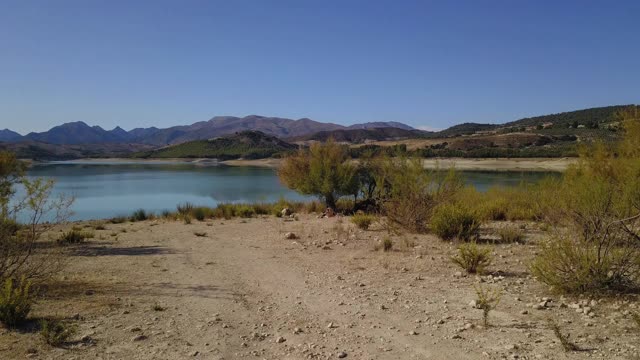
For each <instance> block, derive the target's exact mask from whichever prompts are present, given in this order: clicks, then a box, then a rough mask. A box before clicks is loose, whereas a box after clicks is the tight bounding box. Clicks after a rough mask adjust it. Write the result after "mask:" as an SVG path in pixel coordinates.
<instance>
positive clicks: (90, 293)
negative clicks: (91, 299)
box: [84, 289, 95, 296]
mask: <svg viewBox="0 0 640 360" xmlns="http://www.w3.org/2000/svg"><path fill="white" fill-rule="evenodd" d="M84 294H85V295H87V296H91V295H93V294H95V291H93V290H91V289H88V290H86V291H85V292H84Z"/></svg>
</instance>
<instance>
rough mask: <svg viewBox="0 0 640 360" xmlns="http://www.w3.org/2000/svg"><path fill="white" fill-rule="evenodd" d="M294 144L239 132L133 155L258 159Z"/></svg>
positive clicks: (293, 148)
mask: <svg viewBox="0 0 640 360" xmlns="http://www.w3.org/2000/svg"><path fill="white" fill-rule="evenodd" d="M297 148H298V147H297V146H296V145H293V144H290V143H288V142H285V141H283V140H280V139H279V138H277V137H275V136H271V135H267V134H265V133H263V132H260V131H242V132H238V133H235V134H233V135H227V136H225V137H220V138H216V139H211V140H195V141H189V142H185V143H181V144H177V145H171V146H166V147H163V148H160V149H156V150H152V151H145V152H141V153H136V154H134V155H133V157H137V158H216V159H220V160H228V159H238V158H245V159H261V158H268V157H272V156H276V155H278V154H282V153H286V152H290V151H293V150H296V149H297Z"/></svg>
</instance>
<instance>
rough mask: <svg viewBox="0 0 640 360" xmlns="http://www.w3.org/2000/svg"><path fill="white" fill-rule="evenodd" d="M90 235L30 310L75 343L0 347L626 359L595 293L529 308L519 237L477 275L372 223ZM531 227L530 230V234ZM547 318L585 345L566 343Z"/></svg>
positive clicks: (272, 223) (105, 355)
mask: <svg viewBox="0 0 640 360" xmlns="http://www.w3.org/2000/svg"><path fill="white" fill-rule="evenodd" d="M287 232H293V233H294V234H296V236H298V239H290V240H286V239H285V233H287ZM97 233H98V236H97V237H98V239H96V240H94V241H92V242H90V243H88V244H84V245H81V246H78V247H76V248H73V256H72V261H71V264H70V267H69V269H68V270H67V271H66V275H65V278H64V281H63V282H62V284H66V285H61V288H60V289H59V290H58V291H52V292H50V295H48V297H47V298H46V299H43V300H42V301H41V302H39V304H38V306H37V307H36V309H35V312H34V315H35V316H51V314H56V315H57V316H58V317H61V318H66V319H75V320H74V321H75V322H76V323H77V324H78V326H79V332H78V335H77V336H76V338H77V341H76V342H75V343H72V344H70V345H69V346H68V348H67V349H54V348H51V347H48V346H46V345H43V344H42V343H41V341H39V339H38V337H37V334H28V333H27V334H21V333H15V332H4V333H0V358H24V356H25V354H26V353H28V352H29V348H33V350H31V352H35V354H33V355H29V356H30V357H35V358H54V359H58V358H59V359H73V358H75V359H84V358H101V359H183V358H189V357H195V358H203V359H234V358H243V357H246V358H259V359H305V358H308V359H333V358H339V356H346V358H347V359H487V358H490V359H500V358H520V359H537V358H542V359H564V358H569V359H574V358H575V359H578V358H585V357H595V358H607V359H632V358H634V357H632V356H637V355H638V348H637V344H638V343H637V342H636V341H635V340H637V339H638V338H637V335H636V334H635V333H633V332H632V331H630V330H629V329H630V327H631V323H630V320H627V319H625V318H624V317H622V318H620V317H619V316H618V315H614V314H615V312H614V311H613V310H611V309H610V307H613V306H619V304H618V303H615V302H613V303H611V304H607V303H602V304H601V303H597V304H594V305H593V308H594V309H595V314H596V315H595V316H594V317H589V316H586V315H584V314H578V313H577V312H576V310H575V309H572V308H567V307H563V306H561V304H565V303H566V304H572V303H573V302H575V301H578V299H572V300H569V299H560V298H557V299H556V298H554V299H553V300H551V301H548V305H545V306H544V307H543V308H542V309H535V306H536V305H539V303H540V301H542V299H541V297H542V296H549V297H551V295H549V294H547V293H545V290H544V289H543V288H542V287H541V286H540V285H539V284H538V283H537V282H536V281H534V280H533V279H531V278H530V276H529V275H527V272H526V265H525V264H524V262H523V260H524V259H526V258H528V257H530V256H531V253H532V252H533V251H535V248H534V245H532V244H530V245H499V246H496V260H495V263H494V265H493V266H492V271H493V275H490V276H485V277H483V278H478V279H476V278H475V277H471V276H469V277H466V276H462V275H461V274H460V273H459V272H458V269H457V268H455V266H454V265H453V264H451V262H450V261H449V257H450V256H451V255H452V254H453V251H454V246H453V245H452V244H448V243H444V242H442V241H440V240H438V239H435V238H433V237H431V236H414V235H406V236H395V237H393V239H394V243H395V249H396V251H392V252H390V253H384V252H380V251H374V244H375V243H376V242H377V241H379V240H380V239H381V238H383V237H384V236H386V233H384V232H382V231H377V230H375V229H374V230H372V231H366V232H365V231H361V230H357V229H355V228H354V227H353V225H352V224H349V223H348V222H346V221H342V220H340V219H338V218H333V219H317V218H315V217H314V216H311V215H305V216H302V217H301V220H300V221H283V220H282V219H276V218H272V217H270V218H254V219H248V220H240V219H236V220H228V221H226V220H225V221H219V220H216V221H209V222H208V223H205V222H194V223H193V224H191V225H185V224H183V223H181V222H166V221H158V222H140V223H133V224H119V225H107V229H106V230H102V231H97ZM195 233H199V235H203V234H202V233H206V236H197V235H196V234H195ZM537 236H539V232H538V231H537V230H535V229H531V230H530V234H529V236H528V237H529V239H530V241H531V242H532V243H533V242H534V241H535V239H536V237H537ZM479 280H481V281H482V284H481V285H482V286H487V287H491V288H496V289H501V290H502V291H503V296H502V301H501V303H500V305H499V307H498V309H497V310H496V311H494V312H493V313H492V314H491V317H490V319H491V324H492V326H491V327H489V328H483V327H482V326H481V324H482V321H481V318H482V312H481V311H480V310H477V309H474V308H472V306H471V305H470V304H469V303H470V301H471V300H474V299H475V298H476V296H475V292H474V286H478V285H479V282H478V281H479ZM56 294H58V295H56ZM627 304H628V303H627ZM633 304H636V303H633ZM634 306H635V305H634ZM605 314H607V315H606V316H605ZM548 318H553V319H555V320H556V321H558V322H559V323H560V324H561V326H562V328H563V331H567V332H571V333H572V334H573V336H572V338H571V339H572V340H574V341H576V342H577V344H579V345H580V346H581V347H582V348H584V349H586V350H589V351H585V352H576V353H564V352H563V351H562V350H561V347H560V345H559V342H558V340H557V339H556V338H555V337H554V335H553V333H552V332H551V331H550V330H549V328H548V326H547V319H548ZM613 319H615V321H616V324H617V325H612V324H613ZM80 338H84V341H80ZM634 354H635V355H634ZM636 358H637V357H636Z"/></svg>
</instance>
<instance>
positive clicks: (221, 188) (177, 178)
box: [28, 161, 550, 220]
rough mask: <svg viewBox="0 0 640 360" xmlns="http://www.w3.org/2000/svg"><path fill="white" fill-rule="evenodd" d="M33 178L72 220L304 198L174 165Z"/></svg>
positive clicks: (251, 172)
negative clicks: (65, 201) (66, 201)
mask: <svg viewBox="0 0 640 360" xmlns="http://www.w3.org/2000/svg"><path fill="white" fill-rule="evenodd" d="M549 174H550V173H541V172H462V176H463V178H464V179H465V181H466V182H467V183H468V184H472V185H474V186H476V187H477V188H478V189H479V190H480V191H484V190H486V189H487V188H489V187H491V186H495V185H499V186H515V185H518V184H519V183H521V182H523V181H524V182H537V181H539V180H540V179H542V178H543V177H545V176H547V175H549ZM28 175H29V176H30V177H46V178H51V179H54V180H55V181H56V185H55V190H54V191H55V192H56V193H64V194H67V195H72V196H74V197H75V202H74V204H73V211H74V215H73V217H72V220H87V219H102V218H110V217H114V216H118V215H129V214H131V213H132V212H133V210H135V209H139V208H142V209H145V210H148V211H153V212H160V211H162V210H174V209H175V207H176V205H177V204H179V203H184V202H190V203H193V204H194V205H205V206H215V205H216V204H218V203H222V202H254V201H263V202H272V201H277V200H278V199H279V198H281V197H284V198H286V199H290V200H304V199H309V197H304V196H301V195H299V194H298V193H296V192H294V191H291V190H289V189H287V188H286V187H285V186H283V185H282V184H280V182H279V180H278V176H277V174H276V171H275V169H272V168H262V167H240V166H224V165H220V166H199V165H194V164H189V163H171V162H156V163H148V162H130V163H94V162H77V161H74V162H53V163H45V164H36V165H34V166H33V167H31V168H30V169H29V172H28Z"/></svg>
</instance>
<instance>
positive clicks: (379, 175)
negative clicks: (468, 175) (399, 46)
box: [374, 158, 462, 233]
mask: <svg viewBox="0 0 640 360" xmlns="http://www.w3.org/2000/svg"><path fill="white" fill-rule="evenodd" d="M375 169H376V170H374V171H375V178H376V184H375V190H374V193H375V194H376V195H374V198H375V199H376V200H375V201H376V202H378V203H379V204H380V205H381V208H382V210H383V212H384V215H385V216H386V219H387V220H388V222H389V223H390V224H394V225H398V226H400V227H402V228H405V229H408V230H410V231H413V232H417V233H421V232H425V231H426V230H427V229H428V223H429V220H430V219H431V216H432V215H433V211H434V209H435V208H436V207H437V206H439V205H441V204H444V203H447V202H449V201H451V200H452V199H453V198H454V197H455V195H456V194H457V193H458V192H459V190H460V189H462V180H461V179H460V177H459V176H458V175H457V174H456V173H455V172H454V171H453V170H451V171H448V172H443V171H439V170H425V169H424V166H423V163H422V160H421V159H416V158H414V159H405V158H401V159H383V160H381V163H380V164H378V165H375Z"/></svg>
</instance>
